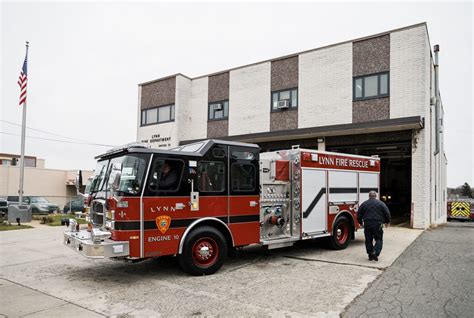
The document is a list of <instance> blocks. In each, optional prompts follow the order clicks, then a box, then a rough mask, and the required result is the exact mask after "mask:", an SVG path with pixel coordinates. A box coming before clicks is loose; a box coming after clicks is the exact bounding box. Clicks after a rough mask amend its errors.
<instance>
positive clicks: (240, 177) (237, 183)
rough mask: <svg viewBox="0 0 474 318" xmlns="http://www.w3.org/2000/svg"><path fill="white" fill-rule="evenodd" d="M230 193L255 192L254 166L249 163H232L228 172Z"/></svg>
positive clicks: (255, 177)
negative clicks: (229, 175) (230, 184)
mask: <svg viewBox="0 0 474 318" xmlns="http://www.w3.org/2000/svg"><path fill="white" fill-rule="evenodd" d="M230 174H231V180H232V182H231V183H232V191H236V192H250V191H254V190H255V187H256V185H255V181H256V179H257V176H256V174H255V166H254V165H253V164H250V163H240V162H236V163H233V164H232V166H231V170H230Z"/></svg>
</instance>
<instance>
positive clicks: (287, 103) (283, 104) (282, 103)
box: [278, 99, 290, 109]
mask: <svg viewBox="0 0 474 318" xmlns="http://www.w3.org/2000/svg"><path fill="white" fill-rule="evenodd" d="M289 107H290V101H289V100H288V99H284V100H279V101H278V109H287V108H289Z"/></svg>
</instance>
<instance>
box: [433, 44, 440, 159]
mask: <svg viewBox="0 0 474 318" xmlns="http://www.w3.org/2000/svg"><path fill="white" fill-rule="evenodd" d="M438 52H439V45H438V44H436V45H435V46H434V72H435V138H436V142H435V152H434V155H435V156H436V155H437V154H438V153H439V137H440V136H439V132H440V125H439V124H440V122H439V121H440V116H439V115H440V114H439V113H440V104H441V100H440V95H439V61H438Z"/></svg>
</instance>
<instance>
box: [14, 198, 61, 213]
mask: <svg viewBox="0 0 474 318" xmlns="http://www.w3.org/2000/svg"><path fill="white" fill-rule="evenodd" d="M7 201H8V205H11V204H18V201H19V198H18V196H9V197H7ZM23 204H29V205H31V213H33V214H35V213H36V214H40V213H53V212H59V206H58V205H57V204H55V203H51V202H49V201H48V199H46V198H45V197H39V196H23Z"/></svg>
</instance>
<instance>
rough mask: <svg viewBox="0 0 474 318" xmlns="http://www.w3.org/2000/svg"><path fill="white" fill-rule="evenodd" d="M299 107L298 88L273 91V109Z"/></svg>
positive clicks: (280, 109)
mask: <svg viewBox="0 0 474 318" xmlns="http://www.w3.org/2000/svg"><path fill="white" fill-rule="evenodd" d="M297 107H298V88H292V89H286V90H281V91H273V92H272V111H282V110H285V109H291V108H297Z"/></svg>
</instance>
